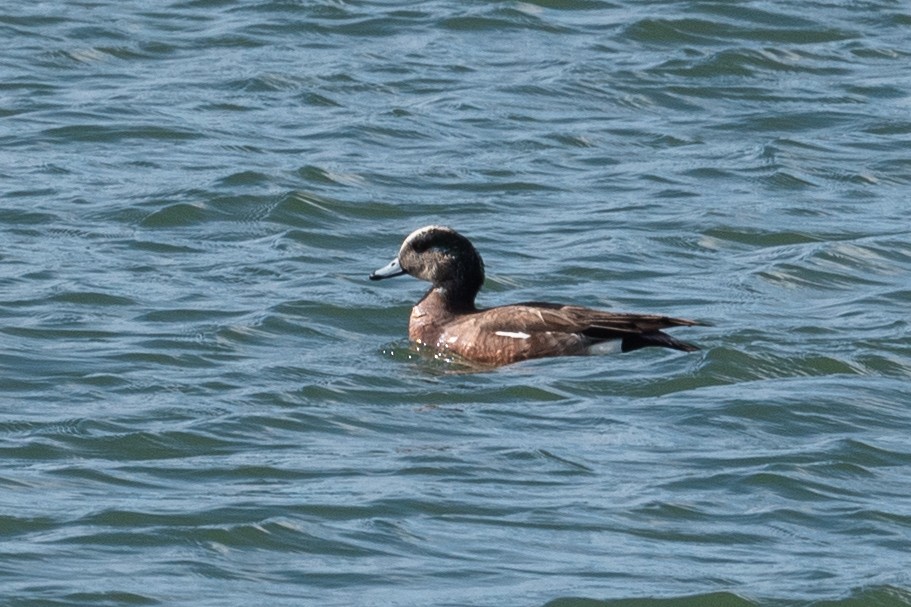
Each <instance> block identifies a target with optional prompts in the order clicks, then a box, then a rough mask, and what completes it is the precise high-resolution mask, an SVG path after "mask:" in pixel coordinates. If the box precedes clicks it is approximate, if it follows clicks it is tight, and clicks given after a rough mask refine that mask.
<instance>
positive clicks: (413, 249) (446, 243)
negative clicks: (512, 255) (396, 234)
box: [370, 225, 484, 296]
mask: <svg viewBox="0 0 911 607" xmlns="http://www.w3.org/2000/svg"><path fill="white" fill-rule="evenodd" d="M402 274H410V275H411V276H414V277H415V278H419V279H421V280H426V281H428V282H430V283H432V284H433V286H434V287H436V288H445V287H450V288H452V287H455V286H458V288H459V289H464V290H466V291H468V292H470V293H471V295H472V296H473V295H474V294H476V293H477V292H478V291H479V290H480V288H481V285H482V284H483V282H484V262H483V260H482V259H481V256H480V255H479V254H478V252H477V251H476V250H475V248H474V246H473V245H472V244H471V242H470V241H469V240H468V239H467V238H465V237H464V236H462V235H461V234H459V233H458V232H456V231H455V230H453V229H452V228H448V227H446V226H439V225H430V226H425V227H423V228H420V229H417V230H415V231H414V232H412V233H411V234H409V235H408V237H407V238H405V241H404V242H403V243H402V246H401V248H400V249H399V253H398V255H397V256H396V258H395V259H393V260H392V261H391V262H389V263H388V264H387V265H385V266H384V267H382V268H380V269H379V270H377V271H375V272H374V273H373V274H371V275H370V279H371V280H381V279H383V278H391V277H393V276H400V275H402Z"/></svg>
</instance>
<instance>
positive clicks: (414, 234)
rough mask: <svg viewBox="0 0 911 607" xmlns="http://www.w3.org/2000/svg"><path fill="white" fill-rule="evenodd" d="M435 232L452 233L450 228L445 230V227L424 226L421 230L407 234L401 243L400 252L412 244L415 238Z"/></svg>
mask: <svg viewBox="0 0 911 607" xmlns="http://www.w3.org/2000/svg"><path fill="white" fill-rule="evenodd" d="M435 230H439V231H441V232H451V231H452V230H451V229H450V228H447V227H446V226H438V225H432V226H424V227H423V228H418V229H417V230H415V231H414V232H412V233H411V234H409V235H408V237H407V238H405V242H403V243H402V250H404V249H405V247H407V246H408V245H410V244H411V243H412V242H414V240H415V239H416V238H420V237H421V236H423V235H424V234H426V233H427V232H433V231H435Z"/></svg>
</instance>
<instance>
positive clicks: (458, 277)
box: [370, 225, 701, 366]
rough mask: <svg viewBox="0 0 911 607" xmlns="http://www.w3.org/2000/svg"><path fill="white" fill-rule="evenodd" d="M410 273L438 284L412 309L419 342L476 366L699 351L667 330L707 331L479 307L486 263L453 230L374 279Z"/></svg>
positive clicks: (585, 314)
mask: <svg viewBox="0 0 911 607" xmlns="http://www.w3.org/2000/svg"><path fill="white" fill-rule="evenodd" d="M402 274H410V275H411V276H414V277H415V278H419V279H421V280H426V281H428V282H430V284H431V288H430V290H429V291H427V293H426V294H425V295H424V297H422V298H421V300H420V301H419V302H418V303H417V304H416V305H415V306H414V308H413V309H412V310H411V319H410V321H409V323H408V336H409V338H410V339H411V341H412V342H414V343H416V344H418V345H420V346H429V347H431V348H434V349H435V350H437V351H440V352H444V353H452V354H455V355H457V356H458V357H460V358H462V359H464V360H466V361H469V362H472V363H477V364H481V365H491V366H498V365H504V364H509V363H514V362H518V361H522V360H527V359H531V358H541V357H545V356H572V355H584V354H596V353H607V352H611V351H619V352H631V351H633V350H638V349H640V348H645V347H649V346H660V347H664V348H672V349H675V350H682V351H684V352H693V351H695V350H698V349H699V348H697V347H696V346H694V345H692V344H688V343H685V342H682V341H679V340H677V339H675V338H673V337H671V336H670V335H668V334H666V333H663V332H662V331H661V329H666V328H669V327H680V326H693V325H699V324H701V323H699V322H697V321H693V320H685V319H682V318H671V317H668V316H661V315H654V314H631V313H622V312H608V311H604V310H594V309H591V308H583V307H579V306H569V305H562V304H556V303H542V302H524V303H517V304H510V305H505V306H497V307H494V308H486V309H485V308H478V307H476V306H475V297H476V296H477V294H478V292H479V291H480V290H481V285H482V284H483V283H484V262H483V261H482V260H481V256H480V255H479V254H478V252H477V250H476V249H475V248H474V246H473V245H472V244H471V242H470V241H469V240H468V239H467V238H465V237H464V236H462V235H461V234H459V233H458V232H456V231H455V230H453V229H451V228H448V227H445V226H439V225H430V226H426V227H423V228H420V229H418V230H415V231H414V232H412V233H411V234H409V235H408V237H407V238H406V239H405V241H404V242H403V243H402V247H401V249H399V253H398V255H397V256H396V257H395V259H393V260H392V261H391V262H390V263H389V264H388V265H386V266H384V267H383V268H380V269H379V270H376V271H375V272H373V273H372V274H371V275H370V279H371V280H381V279H384V278H392V277H393V276H401V275H402Z"/></svg>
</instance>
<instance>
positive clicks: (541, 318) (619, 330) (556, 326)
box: [490, 302, 702, 352]
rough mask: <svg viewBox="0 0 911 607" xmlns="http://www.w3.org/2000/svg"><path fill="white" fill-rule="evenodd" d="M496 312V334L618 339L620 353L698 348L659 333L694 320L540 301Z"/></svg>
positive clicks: (689, 324)
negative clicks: (657, 347)
mask: <svg viewBox="0 0 911 607" xmlns="http://www.w3.org/2000/svg"><path fill="white" fill-rule="evenodd" d="M496 309H498V310H501V312H499V313H498V314H495V315H491V316H490V318H492V319H496V321H497V323H498V327H497V328H496V330H499V331H514V332H522V333H537V332H551V333H568V334H575V335H583V336H585V337H587V338H589V339H591V340H593V341H605V340H610V339H621V340H623V342H622V349H623V351H624V352H628V351H630V350H637V349H639V348H644V347H647V346H662V347H666V348H674V349H676V350H683V351H686V352H691V351H694V350H698V349H699V348H697V347H696V346H694V345H692V344H688V343H685V342H682V341H679V340H677V339H674V338H673V337H671V336H670V335H667V334H665V333H662V332H661V330H662V329H668V328H671V327H682V326H696V325H700V324H702V323H700V322H698V321H695V320H687V319H684V318H674V317H670V316H663V315H660V314H636V313H629V312H608V311H606V310H594V309H591V308H583V307H580V306H564V305H560V304H551V303H543V302H526V303H521V304H514V305H509V306H502V307H500V308H496Z"/></svg>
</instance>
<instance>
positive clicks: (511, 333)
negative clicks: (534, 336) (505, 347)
mask: <svg viewBox="0 0 911 607" xmlns="http://www.w3.org/2000/svg"><path fill="white" fill-rule="evenodd" d="M495 335H499V336H500V337H512V338H513V339H528V338H529V337H531V335H529V334H528V333H522V332H520V331H497V332H496V333H495Z"/></svg>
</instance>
